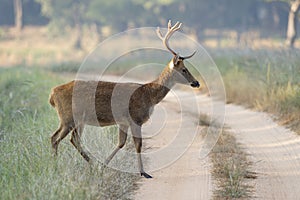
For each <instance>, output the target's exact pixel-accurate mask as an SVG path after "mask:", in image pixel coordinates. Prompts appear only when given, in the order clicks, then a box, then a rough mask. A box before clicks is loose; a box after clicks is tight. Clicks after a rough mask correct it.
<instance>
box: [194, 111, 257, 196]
mask: <svg viewBox="0 0 300 200" xmlns="http://www.w3.org/2000/svg"><path fill="white" fill-rule="evenodd" d="M199 124H200V125H202V126H206V127H207V128H208V127H209V126H213V127H219V128H220V127H221V126H220V124H218V123H217V121H216V120H213V119H211V118H210V117H209V116H207V115H205V114H202V115H201V116H200V121H199ZM210 158H211V161H212V164H213V170H212V176H213V177H214V180H215V185H216V189H215V191H214V199H245V198H249V197H251V193H252V188H253V187H252V186H251V184H250V182H249V181H248V179H255V178H256V174H255V173H253V172H250V169H249V168H250V166H251V163H250V161H248V160H247V155H246V153H245V152H243V149H242V147H241V146H240V145H239V144H238V143H237V141H236V139H235V138H234V136H233V135H231V134H230V133H229V132H227V131H224V130H223V131H222V133H221V135H220V137H219V138H218V141H217V143H216V145H215V146H214V148H213V150H212V152H211V153H210Z"/></svg>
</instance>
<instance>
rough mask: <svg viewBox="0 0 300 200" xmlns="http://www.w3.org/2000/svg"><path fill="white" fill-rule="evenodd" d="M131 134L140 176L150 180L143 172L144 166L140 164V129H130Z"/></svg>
mask: <svg viewBox="0 0 300 200" xmlns="http://www.w3.org/2000/svg"><path fill="white" fill-rule="evenodd" d="M131 131H132V134H133V140H134V145H135V148H136V153H137V160H138V167H139V171H140V173H141V176H144V177H145V178H152V176H150V175H149V174H147V173H146V172H145V171H144V166H143V162H142V155H141V150H142V135H141V127H140V126H139V127H137V126H136V127H135V128H131Z"/></svg>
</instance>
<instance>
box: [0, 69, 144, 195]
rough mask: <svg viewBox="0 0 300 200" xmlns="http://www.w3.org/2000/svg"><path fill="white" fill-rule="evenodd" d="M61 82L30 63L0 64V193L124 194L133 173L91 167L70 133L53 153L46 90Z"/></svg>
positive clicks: (51, 118) (128, 192) (51, 119)
mask: <svg viewBox="0 0 300 200" xmlns="http://www.w3.org/2000/svg"><path fill="white" fill-rule="evenodd" d="M62 82H63V80H61V79H59V78H57V75H54V74H51V73H47V72H44V71H42V70H37V69H33V68H30V69H28V68H9V69H0V155H1V159H0V177H1V179H0V199H129V198H130V195H131V191H132V189H133V188H134V187H136V185H135V184H134V183H135V181H136V179H137V178H138V177H139V176H137V175H136V174H129V173H124V172H120V171H117V170H113V169H110V168H108V169H106V170H105V171H104V173H102V171H101V170H100V169H99V167H97V166H95V167H90V166H89V165H88V164H87V163H86V162H85V161H84V160H83V159H82V158H81V156H80V155H79V153H78V152H77V151H76V149H75V148H74V147H73V146H72V145H71V144H70V142H69V138H66V139H65V140H64V141H62V143H61V145H60V147H59V156H58V157H57V158H53V157H52V155H51V146H50V135H51V133H52V132H53V131H54V130H55V129H56V128H57V125H58V119H57V116H56V113H55V111H54V109H53V108H51V107H50V106H49V104H48V95H49V91H50V88H51V87H53V86H54V85H57V84H59V83H62ZM98 131H102V132H103V131H104V132H107V133H111V132H112V131H115V128H112V130H111V129H101V130H98ZM102 135H105V133H103V134H102ZM107 135H109V134H107ZM110 137H111V136H110ZM113 137H115V138H117V135H114V136H113ZM98 140H99V142H101V138H98ZM99 145H100V146H101V144H99ZM132 159H134V161H133V163H136V161H135V158H132ZM120 160H121V159H120ZM115 162H118V161H115ZM120 162H121V161H120ZM122 162H123V161H122ZM126 162H131V161H130V160H126Z"/></svg>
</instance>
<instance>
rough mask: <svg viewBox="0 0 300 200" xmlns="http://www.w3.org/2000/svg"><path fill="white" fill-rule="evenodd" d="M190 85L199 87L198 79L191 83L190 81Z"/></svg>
mask: <svg viewBox="0 0 300 200" xmlns="http://www.w3.org/2000/svg"><path fill="white" fill-rule="evenodd" d="M191 86H192V87H197V88H198V87H200V83H199V82H198V81H193V82H192V83H191Z"/></svg>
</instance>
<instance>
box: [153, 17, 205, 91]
mask: <svg viewBox="0 0 300 200" xmlns="http://www.w3.org/2000/svg"><path fill="white" fill-rule="evenodd" d="M181 25H182V23H179V22H176V24H175V25H174V26H172V25H171V20H169V22H168V32H167V33H166V35H165V36H164V37H163V35H162V33H161V31H160V29H159V27H158V28H157V35H158V37H159V38H160V39H161V40H162V41H163V44H164V46H165V47H166V48H167V49H168V50H169V51H170V52H171V53H172V54H173V59H172V60H171V61H170V62H169V65H168V66H169V69H170V72H171V73H172V77H173V81H174V82H176V83H181V84H190V85H191V86H192V87H200V84H199V82H198V81H197V80H196V79H195V78H194V77H193V76H192V74H191V73H190V72H189V70H188V69H187V68H186V67H185V65H184V62H183V61H184V60H185V59H188V58H191V57H192V56H193V55H195V53H196V51H194V52H193V53H192V54H191V55H189V56H180V55H179V54H178V53H176V52H175V51H174V50H172V48H171V47H170V45H169V39H170V38H171V36H172V35H173V33H174V32H176V31H178V30H179V29H180V28H181Z"/></svg>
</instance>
